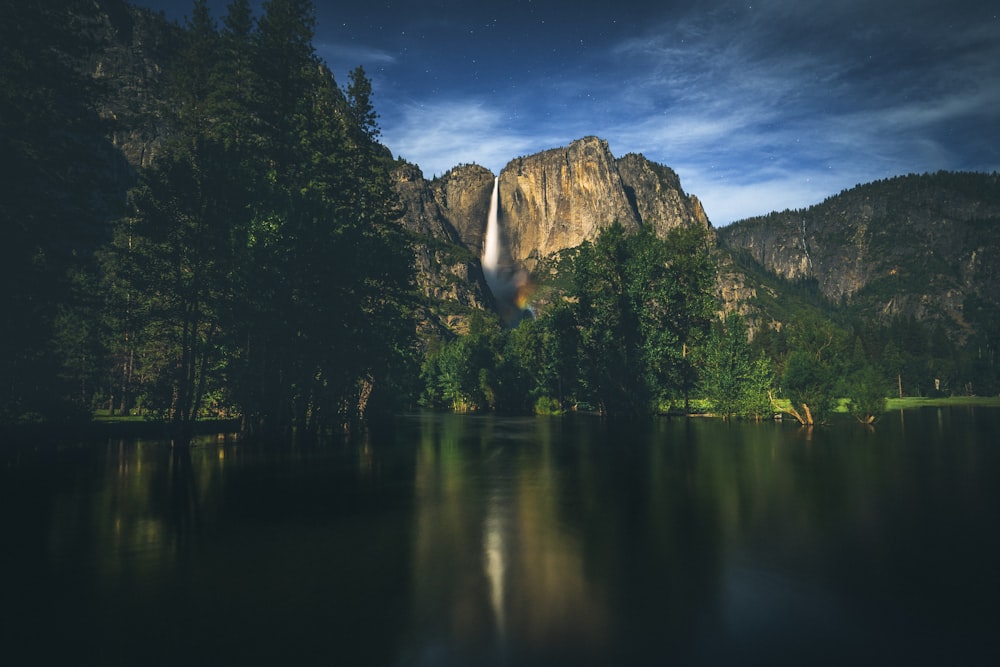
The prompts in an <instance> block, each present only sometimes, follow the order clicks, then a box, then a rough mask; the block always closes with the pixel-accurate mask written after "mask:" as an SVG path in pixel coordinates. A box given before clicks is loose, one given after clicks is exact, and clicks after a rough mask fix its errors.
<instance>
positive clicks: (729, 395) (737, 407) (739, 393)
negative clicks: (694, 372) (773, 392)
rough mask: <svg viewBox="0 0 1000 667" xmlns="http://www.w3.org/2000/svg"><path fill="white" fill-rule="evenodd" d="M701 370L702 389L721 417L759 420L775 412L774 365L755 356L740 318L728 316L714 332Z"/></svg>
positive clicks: (718, 323) (765, 358)
mask: <svg viewBox="0 0 1000 667" xmlns="http://www.w3.org/2000/svg"><path fill="white" fill-rule="evenodd" d="M698 370H699V371H700V377H701V389H702V391H703V392H704V395H705V397H706V398H707V399H708V400H709V401H710V402H711V403H712V409H713V410H714V411H715V412H716V413H717V414H720V415H722V416H723V417H725V418H726V419H728V418H730V417H752V418H754V419H758V420H759V419H761V418H762V417H764V416H766V415H770V414H771V413H772V412H773V410H772V409H771V406H770V402H769V400H768V392H769V391H770V389H771V385H772V383H773V378H774V373H773V371H772V369H771V362H770V360H769V359H768V358H767V357H765V356H764V355H763V354H760V355H757V356H756V357H755V356H754V355H753V352H752V350H751V347H750V343H749V342H748V340H747V329H746V326H745V325H744V323H743V319H742V318H741V317H740V316H739V315H735V314H733V315H728V316H726V318H725V319H723V320H722V321H720V322H717V323H716V325H715V326H714V327H713V328H712V332H711V335H710V336H709V339H708V341H707V343H706V345H705V349H704V352H703V353H702V360H701V363H700V364H699V368H698Z"/></svg>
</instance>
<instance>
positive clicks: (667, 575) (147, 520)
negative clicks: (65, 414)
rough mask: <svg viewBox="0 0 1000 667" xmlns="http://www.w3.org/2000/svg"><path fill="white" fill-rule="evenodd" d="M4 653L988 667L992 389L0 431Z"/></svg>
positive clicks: (998, 585) (999, 440)
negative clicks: (43, 435) (946, 400)
mask: <svg viewBox="0 0 1000 667" xmlns="http://www.w3.org/2000/svg"><path fill="white" fill-rule="evenodd" d="M0 463H2V468H0V530H2V531H3V532H2V535H3V540H2V544H3V553H4V560H5V561H6V567H5V576H4V578H5V580H6V582H5V584H4V586H3V594H2V599H3V604H2V608H3V612H2V613H3V617H2V618H0V622H2V626H0V634H2V648H0V661H2V662H3V663H4V664H9V665H22V664H66V665H81V664H101V665H111V664H129V665H152V664H164V665H168V664H169V665H180V664H213V665H219V664H233V665H245V664H296V665H298V664H331V665H605V664H617V665H666V664H671V665H689V664H692V665H715V664H720V665H725V664H740V665H747V664H761V665H764V664H767V665H807V664H808V665H816V664H898V665H913V664H935V665H945V664H949V665H951V664H955V665H959V664H961V665H977V664H994V660H995V659H996V658H997V656H998V655H1000V410H996V409H993V410H991V409H984V408H975V409H972V408H968V409H957V408H947V409H937V408H923V409H919V410H911V411H906V412H895V413H889V414H887V415H886V416H885V417H884V418H883V419H882V420H881V421H880V422H879V423H878V424H877V425H876V428H875V429H874V431H869V430H866V429H865V428H864V427H861V426H860V425H857V424H855V423H852V422H850V421H847V420H845V421H843V422H837V423H836V424H834V425H832V426H829V427H824V428H816V429H812V430H806V429H802V428H799V427H798V426H794V425H791V424H789V423H787V422H785V423H783V424H782V423H764V424H744V423H725V422H722V421H719V420H713V419H683V418H675V419H660V420H654V421H649V422H638V423H635V422H620V421H602V420H600V419H598V418H596V417H590V416H584V415H575V416H570V417H565V418H515V419H509V418H500V417H492V416H483V417H470V416H457V415H439V414H418V415H408V416H401V417H398V418H396V419H395V421H393V422H392V423H385V424H379V425H376V426H375V427H373V428H372V429H371V431H370V432H369V433H367V434H365V435H364V436H363V437H358V438H356V439H354V440H352V441H344V442H341V441H337V442H332V443H327V444H324V445H320V446H308V447H302V446H299V447H293V446H273V447H267V446H261V445H252V444H246V443H240V442H237V441H235V440H233V439H228V438H225V437H218V438H216V437H213V438H204V439H201V440H198V441H196V443H195V445H194V446H192V447H191V448H190V450H173V449H172V448H171V447H170V446H169V443H164V442H157V441H127V440H126V441H119V440H114V441H102V442H86V443H73V442H69V443H38V445H37V446H35V447H21V448H18V449H14V448H12V447H6V448H5V449H3V450H0Z"/></svg>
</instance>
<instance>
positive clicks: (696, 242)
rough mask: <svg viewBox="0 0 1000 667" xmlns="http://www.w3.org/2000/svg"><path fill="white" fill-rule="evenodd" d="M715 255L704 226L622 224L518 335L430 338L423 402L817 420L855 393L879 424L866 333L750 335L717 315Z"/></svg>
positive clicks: (478, 324)
mask: <svg viewBox="0 0 1000 667" xmlns="http://www.w3.org/2000/svg"><path fill="white" fill-rule="evenodd" d="M718 257H719V253H718V249H717V248H716V247H715V245H714V237H713V235H712V234H711V233H710V232H709V231H708V230H707V229H704V228H701V227H688V228H678V229H675V230H672V231H671V232H670V233H669V234H667V235H666V237H665V238H662V239H661V238H658V237H657V236H656V235H655V233H653V232H652V231H650V230H649V229H648V228H647V229H643V230H640V231H639V232H637V233H634V234H631V235H630V234H626V233H625V231H624V229H623V228H622V227H621V225H619V224H617V223H616V224H613V225H611V226H609V227H608V228H607V229H605V230H604V231H603V232H601V234H600V235H599V236H598V237H597V238H596V239H595V240H594V241H592V242H590V241H588V242H585V243H583V244H582V245H580V246H579V247H577V248H574V249H572V250H569V251H565V252H564V253H563V254H562V256H561V257H560V258H559V259H558V260H557V262H556V265H555V266H554V267H552V268H551V270H550V271H548V274H549V275H548V282H549V283H550V285H554V286H556V287H554V289H553V290H552V291H553V292H554V295H553V296H550V298H549V299H548V303H546V304H545V305H544V307H542V308H541V309H540V312H539V314H538V316H537V317H529V318H527V319H525V320H523V321H522V322H521V323H520V324H519V325H518V326H517V327H516V328H512V329H505V328H503V327H502V326H501V325H500V323H499V322H498V321H497V320H496V319H495V318H487V317H484V316H479V317H474V318H473V321H472V324H471V326H470V331H469V333H468V334H467V335H463V336H457V337H455V338H453V339H451V340H444V341H441V342H439V343H438V344H437V345H435V346H432V347H431V348H430V349H429V351H428V353H427V355H426V356H425V358H424V361H423V365H422V369H421V378H422V384H423V393H422V394H421V397H420V401H421V403H422V404H423V405H424V406H426V407H430V408H435V409H447V410H454V411H458V412H475V411H482V410H495V411H498V412H512V413H526V412H531V411H534V412H536V413H542V414H545V413H557V412H561V411H565V410H573V409H583V410H593V411H599V412H600V413H602V414H606V415H621V416H630V417H638V416H643V415H650V414H657V413H660V414H662V413H671V412H676V413H681V414H689V413H691V412H710V413H712V414H715V415H717V416H720V417H723V418H727V419H730V418H748V419H757V420H760V419H770V418H771V417H772V416H773V415H775V414H778V413H784V414H787V415H788V416H790V417H792V418H794V419H795V420H797V421H799V422H800V423H802V424H807V425H812V424H818V423H823V422H824V421H826V420H828V418H829V415H830V413H831V412H832V411H833V410H834V409H836V408H837V407H838V403H839V402H840V401H841V400H842V399H847V401H846V407H847V408H848V409H849V411H850V412H851V413H852V414H854V415H855V417H856V418H857V419H858V420H859V421H861V422H863V423H866V424H870V423H872V422H873V421H874V420H875V419H876V418H877V417H878V415H880V414H881V413H882V412H883V411H884V409H885V404H886V396H887V395H888V394H889V386H890V385H889V382H888V379H887V377H888V376H887V372H886V371H885V368H884V367H883V366H882V365H880V363H879V361H878V360H877V359H875V358H873V357H872V356H871V355H869V354H868V353H867V352H866V351H865V350H864V349H863V347H861V345H860V340H859V338H858V337H856V336H854V337H852V336H851V334H850V332H848V331H847V330H845V329H843V328H842V327H839V326H837V325H836V324H835V323H834V322H833V321H832V320H830V319H829V318H826V317H822V316H816V315H814V314H812V313H809V312H801V313H800V316H799V317H797V318H795V321H794V322H793V323H791V324H789V325H788V326H786V327H784V328H782V329H780V330H774V329H771V328H770V327H767V326H765V327H759V328H758V329H759V330H758V331H757V332H756V335H753V336H751V332H750V327H749V324H748V323H747V322H746V321H745V320H744V319H743V317H741V316H740V315H739V314H736V313H729V314H725V315H722V316H720V310H721V307H722V306H721V302H720V300H719V298H718V295H717V279H716V276H717V259H718ZM542 272H543V273H545V272H546V271H542Z"/></svg>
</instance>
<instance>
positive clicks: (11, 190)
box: [0, 0, 116, 422]
mask: <svg viewBox="0 0 1000 667" xmlns="http://www.w3.org/2000/svg"><path fill="white" fill-rule="evenodd" d="M94 12H95V6H94V3H88V2H83V1H81V0H62V1H60V2H44V3H15V2H9V1H5V2H4V3H3V5H2V8H0V14H2V16H0V155H2V156H3V158H2V159H3V161H4V165H5V166H4V172H3V177H2V184H3V191H2V195H0V228H2V229H3V242H2V243H0V284H2V285H3V286H4V289H3V290H2V291H0V310H2V312H3V313H4V314H5V317H4V318H3V321H2V322H0V378H2V380H0V422H16V421H22V420H30V421H34V420H46V421H63V420H66V419H67V418H71V417H76V416H79V415H81V414H82V415H86V414H88V413H89V404H88V403H89V396H88V395H87V394H88V393H89V392H90V391H92V385H93V383H94V381H95V376H96V375H97V373H96V372H95V366H96V364H97V363H98V362H99V359H98V358H97V356H99V349H97V348H98V347H99V345H98V344H97V343H98V341H99V335H98V328H97V327H96V326H94V324H95V319H96V318H94V315H95V312H94V311H93V308H94V304H93V303H92V302H88V301H87V300H84V299H81V296H82V295H83V294H85V292H86V288H85V287H82V286H83V285H85V284H88V283H90V282H91V281H92V280H93V274H94V266H93V263H92V258H93V253H94V250H95V248H96V247H97V246H98V245H99V244H100V243H101V242H102V241H103V240H104V229H103V226H102V222H103V216H104V215H107V213H108V211H109V209H110V208H111V207H112V206H113V203H112V202H113V199H112V197H111V195H110V194H109V192H110V190H111V184H110V182H109V181H110V179H107V178H106V177H107V176H108V174H109V173H110V172H111V170H112V168H113V167H114V166H116V162H115V159H114V157H113V155H114V154H113V152H112V148H111V146H110V145H109V144H108V142H106V141H103V140H100V139H98V137H100V126H99V119H98V116H97V113H96V111H95V108H94V105H93V103H92V101H91V97H92V90H91V87H90V82H89V80H88V78H87V77H85V76H84V75H82V74H81V73H80V72H79V71H78V70H76V69H75V68H74V63H75V62H77V61H78V59H80V58H81V57H83V56H84V55H85V54H86V53H88V52H89V51H90V50H91V48H92V46H93V45H92V44H91V42H89V41H88V40H89V38H88V35H89V34H90V33H89V32H88V31H86V30H84V29H83V28H82V26H83V25H85V24H86V22H87V21H88V20H89V19H90V18H91V17H92V16H93V14H94ZM81 287H82V289H81ZM84 318H88V319H89V323H90V326H77V325H76V322H77V321H78V320H81V319H84Z"/></svg>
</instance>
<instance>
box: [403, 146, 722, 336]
mask: <svg viewBox="0 0 1000 667" xmlns="http://www.w3.org/2000/svg"><path fill="white" fill-rule="evenodd" d="M498 182H499V209H500V210H499V218H500V228H501V234H502V236H503V241H502V247H503V253H502V257H501V263H502V264H504V265H506V267H507V269H508V271H509V273H512V274H513V273H517V272H518V271H520V270H522V269H525V268H527V269H530V268H532V265H533V262H534V260H535V259H537V258H543V257H546V256H548V255H551V254H553V253H556V252H559V251H560V250H564V249H566V248H573V247H576V246H578V245H580V244H581V243H582V242H584V241H587V240H593V239H595V238H596V237H597V235H598V234H599V233H600V232H601V230H602V229H604V228H605V227H607V226H609V225H610V224H612V223H613V222H615V221H618V222H620V223H621V224H622V225H623V226H625V227H626V228H627V229H638V228H639V227H640V226H643V225H653V226H654V228H655V229H656V231H657V233H658V234H660V235H664V234H666V233H667V232H668V231H670V230H671V229H673V228H675V227H678V226H684V225H700V226H704V227H708V226H710V225H709V222H708V219H707V218H706V217H705V213H704V211H703V210H702V208H701V204H700V203H699V202H698V200H697V199H695V198H694V197H691V196H688V195H686V194H685V193H684V191H683V190H682V189H681V187H680V180H679V179H678V178H677V175H676V174H675V173H674V172H673V171H671V170H670V169H668V168H667V167H663V166H661V165H657V164H654V163H652V162H650V161H649V160H647V159H646V158H644V157H642V156H641V155H634V154H633V155H627V156H625V157H623V158H621V159H619V160H616V159H615V158H614V156H613V155H612V154H611V152H610V151H609V150H608V145H607V143H606V142H605V141H602V140H600V139H597V138H595V137H586V138H584V139H580V140H579V141H575V142H573V143H572V144H570V145H569V146H566V147H564V148H555V149H552V150H548V151H544V152H541V153H537V154H535V155H531V156H527V157H520V158H516V159H514V160H512V161H511V162H509V163H508V164H507V166H505V167H504V169H503V170H502V171H501V173H500V175H499V181H498ZM395 183H396V191H397V193H398V194H399V197H400V200H401V202H402V204H403V209H404V215H403V224H405V225H406V227H407V228H408V229H409V230H410V231H411V232H412V233H413V234H414V235H415V238H416V239H417V269H418V283H419V284H420V286H421V289H422V291H423V293H424V296H425V297H426V298H427V299H428V300H429V301H430V302H432V303H437V304H439V305H440V304H444V303H446V302H452V308H451V310H453V311H454V310H455V308H454V306H456V305H457V306H458V310H461V309H462V308H469V307H472V308H479V307H492V296H491V293H490V291H489V288H487V287H486V284H485V279H484V277H483V272H482V265H481V264H480V260H479V258H480V257H481V255H482V252H483V245H484V237H485V233H486V223H487V219H488V216H489V206H490V197H491V195H492V192H493V183H494V176H493V174H492V173H491V172H490V171H489V170H487V169H486V168H484V167H481V166H479V165H461V166H458V167H455V168H454V169H452V170H450V171H449V172H447V173H446V174H445V175H444V176H442V177H440V178H437V179H434V180H433V181H427V180H425V179H424V178H423V175H422V174H421V173H420V170H419V169H418V168H417V167H415V166H413V165H402V166H399V167H397V169H396V173H395ZM444 310H448V309H447V308H445V309H444ZM456 312H457V311H456ZM445 319H446V321H445V322H444V324H445V325H447V326H449V327H450V326H452V325H453V324H455V323H456V322H458V321H459V319H460V317H459V316H456V317H453V318H445Z"/></svg>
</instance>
